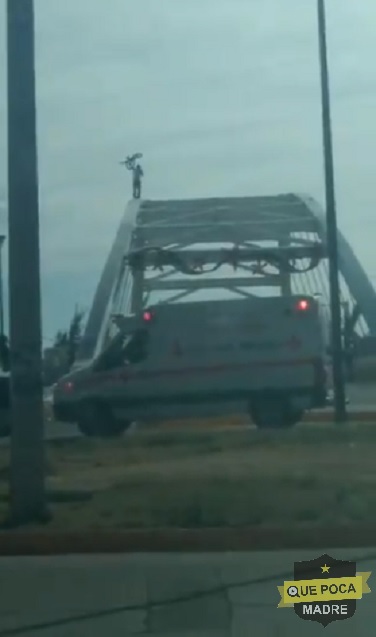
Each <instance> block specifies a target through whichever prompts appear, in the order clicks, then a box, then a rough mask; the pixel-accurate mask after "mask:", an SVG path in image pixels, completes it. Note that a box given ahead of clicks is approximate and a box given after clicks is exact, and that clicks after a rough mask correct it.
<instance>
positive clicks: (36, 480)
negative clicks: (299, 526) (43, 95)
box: [7, 0, 47, 526]
mask: <svg viewBox="0 0 376 637" xmlns="http://www.w3.org/2000/svg"><path fill="white" fill-rule="evenodd" d="M34 60H35V54H34V7H33V0H7V62H8V197H9V205H8V214H9V301H10V303H9V309H10V361H11V401H12V435H11V471H10V519H9V524H10V525H14V526H19V525H22V524H27V523H30V522H41V521H46V519H47V508H46V497H45V484H44V472H45V465H44V463H45V460H44V445H43V433H44V432H43V388H42V355H41V299H40V263H39V202H38V168H37V132H36V99H35V71H34V66H35V64H34Z"/></svg>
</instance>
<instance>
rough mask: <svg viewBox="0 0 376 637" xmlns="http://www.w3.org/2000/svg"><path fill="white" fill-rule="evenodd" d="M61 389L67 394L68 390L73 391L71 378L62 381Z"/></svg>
mask: <svg viewBox="0 0 376 637" xmlns="http://www.w3.org/2000/svg"><path fill="white" fill-rule="evenodd" d="M61 389H62V390H63V391H64V392H65V393H66V394H68V393H69V392H71V391H73V389H74V384H73V383H72V381H71V380H67V381H66V382H65V383H63V384H62V385H61Z"/></svg>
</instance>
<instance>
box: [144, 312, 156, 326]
mask: <svg viewBox="0 0 376 637" xmlns="http://www.w3.org/2000/svg"><path fill="white" fill-rule="evenodd" d="M142 318H143V320H144V322H145V323H150V322H151V321H152V320H153V319H154V313H153V312H151V311H150V310H145V311H144V313H143V315H142Z"/></svg>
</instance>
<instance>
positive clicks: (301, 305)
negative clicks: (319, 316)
mask: <svg viewBox="0 0 376 637" xmlns="http://www.w3.org/2000/svg"><path fill="white" fill-rule="evenodd" d="M295 309H296V310H297V311H298V312H307V311H308V310H310V309H311V303H310V302H309V301H308V299H299V300H298V301H297V302H296V303H295Z"/></svg>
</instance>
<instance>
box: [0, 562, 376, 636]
mask: <svg viewBox="0 0 376 637" xmlns="http://www.w3.org/2000/svg"><path fill="white" fill-rule="evenodd" d="M327 552H328V553H329V554H330V555H331V556H333V557H337V558H338V559H361V558H362V557H365V556H367V555H369V554H373V556H374V559H371V558H368V559H365V560H364V561H363V562H360V563H358V570H360V571H369V570H371V571H375V570H376V549H374V550H372V549H368V550H355V549H354V550H353V551H351V550H342V551H338V550H328V551H327ZM322 553H324V551H322V552H320V553H318V552H317V551H316V552H313V551H285V552H275V553H270V552H265V553H262V552H259V553H251V552H249V553H236V554H234V553H221V554H220V553H213V554H210V555H209V554H205V553H203V554H191V555H188V554H183V553H177V554H175V555H171V554H169V555H167V554H159V555H156V554H154V555H150V554H149V555H146V554H135V555H129V556H122V555H112V556H100V555H98V556H88V557H83V556H76V557H69V556H67V557H61V558H2V559H0V589H1V596H0V637H5V636H6V635H9V636H10V635H12V634H13V635H16V634H25V635H26V634H27V635H29V634H30V635H32V634H35V635H37V636H38V637H102V636H103V635H106V634H107V635H111V637H124V636H128V635H129V636H131V635H143V636H144V637H152V636H153V635H154V636H160V637H162V635H164V636H166V635H171V637H249V636H250V635H265V636H268V637H269V636H270V637H300V636H301V635H304V636H306V635H307V636H308V637H310V636H311V635H317V634H318V632H319V631H322V627H321V626H318V625H317V624H316V623H315V622H305V623H304V625H303V622H302V620H300V619H299V618H298V617H296V615H295V614H294V611H293V609H291V608H285V609H278V608H277V604H278V601H279V594H278V591H277V585H280V584H282V583H283V580H284V579H287V578H288V577H290V576H291V573H292V569H293V563H294V561H300V560H306V559H312V558H316V557H318V556H319V555H321V554H322ZM369 583H370V586H371V589H372V592H371V593H370V594H369V595H366V596H365V597H364V598H363V599H362V600H360V601H359V602H358V608H357V612H356V614H355V616H354V617H353V618H352V619H350V620H347V621H344V622H335V623H333V624H332V625H331V626H330V628H329V629H328V631H329V632H330V635H332V636H333V635H334V636H336V635H338V636H339V635H340V636H341V637H350V635H351V637H369V636H370V635H372V634H373V632H374V626H375V624H376V605H375V598H374V596H375V595H376V590H373V589H374V586H373V577H372V576H371V578H370V581H369ZM31 627H34V632H31V631H30V628H31ZM27 628H28V629H27Z"/></svg>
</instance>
